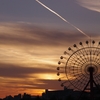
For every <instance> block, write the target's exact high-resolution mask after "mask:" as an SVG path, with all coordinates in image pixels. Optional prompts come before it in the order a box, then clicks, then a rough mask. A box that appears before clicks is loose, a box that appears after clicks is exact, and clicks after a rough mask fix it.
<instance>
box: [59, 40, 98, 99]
mask: <svg viewBox="0 0 100 100" xmlns="http://www.w3.org/2000/svg"><path fill="white" fill-rule="evenodd" d="M58 64H59V67H57V75H58V76H59V77H60V78H59V79H58V80H59V81H61V86H65V85H68V82H69V83H70V86H71V87H72V86H73V88H74V89H77V90H80V91H82V92H84V91H86V90H87V89H89V90H90V98H91V100H94V90H93V89H94V87H97V89H99V87H98V86H99V85H100V68H99V67H100V42H97V43H96V42H95V41H94V40H90V41H86V42H85V43H82V42H80V43H79V44H78V45H76V44H74V45H73V47H72V48H71V47H69V48H68V50H67V51H64V56H61V57H60V61H59V62H58ZM64 74H65V76H66V78H67V79H66V80H65V77H64V76H63V75H64ZM67 87H69V86H67Z"/></svg>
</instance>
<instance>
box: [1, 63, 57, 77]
mask: <svg viewBox="0 0 100 100" xmlns="http://www.w3.org/2000/svg"><path fill="white" fill-rule="evenodd" d="M51 67H52V66H51ZM53 72H55V71H54V70H53V69H48V68H41V67H40V68H35V67H34V65H33V67H27V66H26V67H22V66H18V65H17V64H16V65H12V64H3V63H0V77H8V78H27V77H30V75H31V74H38V73H48V74H49V73H53ZM33 78H36V77H34V76H33Z"/></svg>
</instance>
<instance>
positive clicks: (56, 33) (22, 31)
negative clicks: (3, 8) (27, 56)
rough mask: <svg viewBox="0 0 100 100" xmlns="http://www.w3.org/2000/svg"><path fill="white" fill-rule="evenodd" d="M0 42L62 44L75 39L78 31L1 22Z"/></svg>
mask: <svg viewBox="0 0 100 100" xmlns="http://www.w3.org/2000/svg"><path fill="white" fill-rule="evenodd" d="M0 27H1V30H0V42H1V43H4V44H10V45H14V44H16V45H45V46H47V45H52V46H55V45H64V43H65V42H69V41H72V40H73V38H72V36H74V40H77V39H78V38H79V37H81V36H82V35H80V34H79V33H74V32H73V33H71V32H69V31H60V30H50V29H44V28H41V27H38V26H35V25H31V24H27V25H23V24H21V25H20V24H12V23H11V24H7V23H5V24H1V25H0Z"/></svg>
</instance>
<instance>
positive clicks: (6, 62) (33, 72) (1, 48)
mask: <svg viewBox="0 0 100 100" xmlns="http://www.w3.org/2000/svg"><path fill="white" fill-rule="evenodd" d="M84 39H85V38H83V36H82V34H80V33H77V32H69V30H56V29H52V30H51V29H49V28H48V29H45V28H43V27H39V26H36V25H34V24H27V23H0V80H1V83H0V86H1V87H2V88H3V89H4V91H3V94H4V93H5V91H8V90H9V87H10V88H11V89H12V91H14V90H13V89H14V87H15V86H16V87H18V91H21V92H25V91H26V92H28V93H30V91H33V90H32V89H43V88H51V89H57V88H59V87H60V84H59V83H58V81H57V79H58V77H57V75H56V73H57V72H56V67H57V66H58V65H57V63H58V60H59V57H60V56H61V54H63V51H65V50H66V49H67V48H68V47H69V46H70V45H73V44H74V43H75V42H79V41H80V40H81V41H82V40H84ZM26 80H27V81H26ZM52 83H55V84H56V85H55V84H52ZM57 83H58V84H57ZM58 85H59V86H58ZM55 86H56V87H55ZM30 89H31V90H30ZM35 91H36V90H35ZM33 92H34V91H33ZM41 92H43V90H41ZM6 93H8V92H6ZM14 93H16V91H15V92H14Z"/></svg>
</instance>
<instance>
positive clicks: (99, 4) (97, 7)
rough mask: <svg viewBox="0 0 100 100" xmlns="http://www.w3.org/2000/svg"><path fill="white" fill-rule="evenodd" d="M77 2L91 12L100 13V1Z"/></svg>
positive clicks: (81, 0) (82, 0) (84, 0)
mask: <svg viewBox="0 0 100 100" xmlns="http://www.w3.org/2000/svg"><path fill="white" fill-rule="evenodd" d="M77 1H78V4H80V5H81V6H83V7H85V8H87V9H89V10H93V11H96V12H100V0H77Z"/></svg>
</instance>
